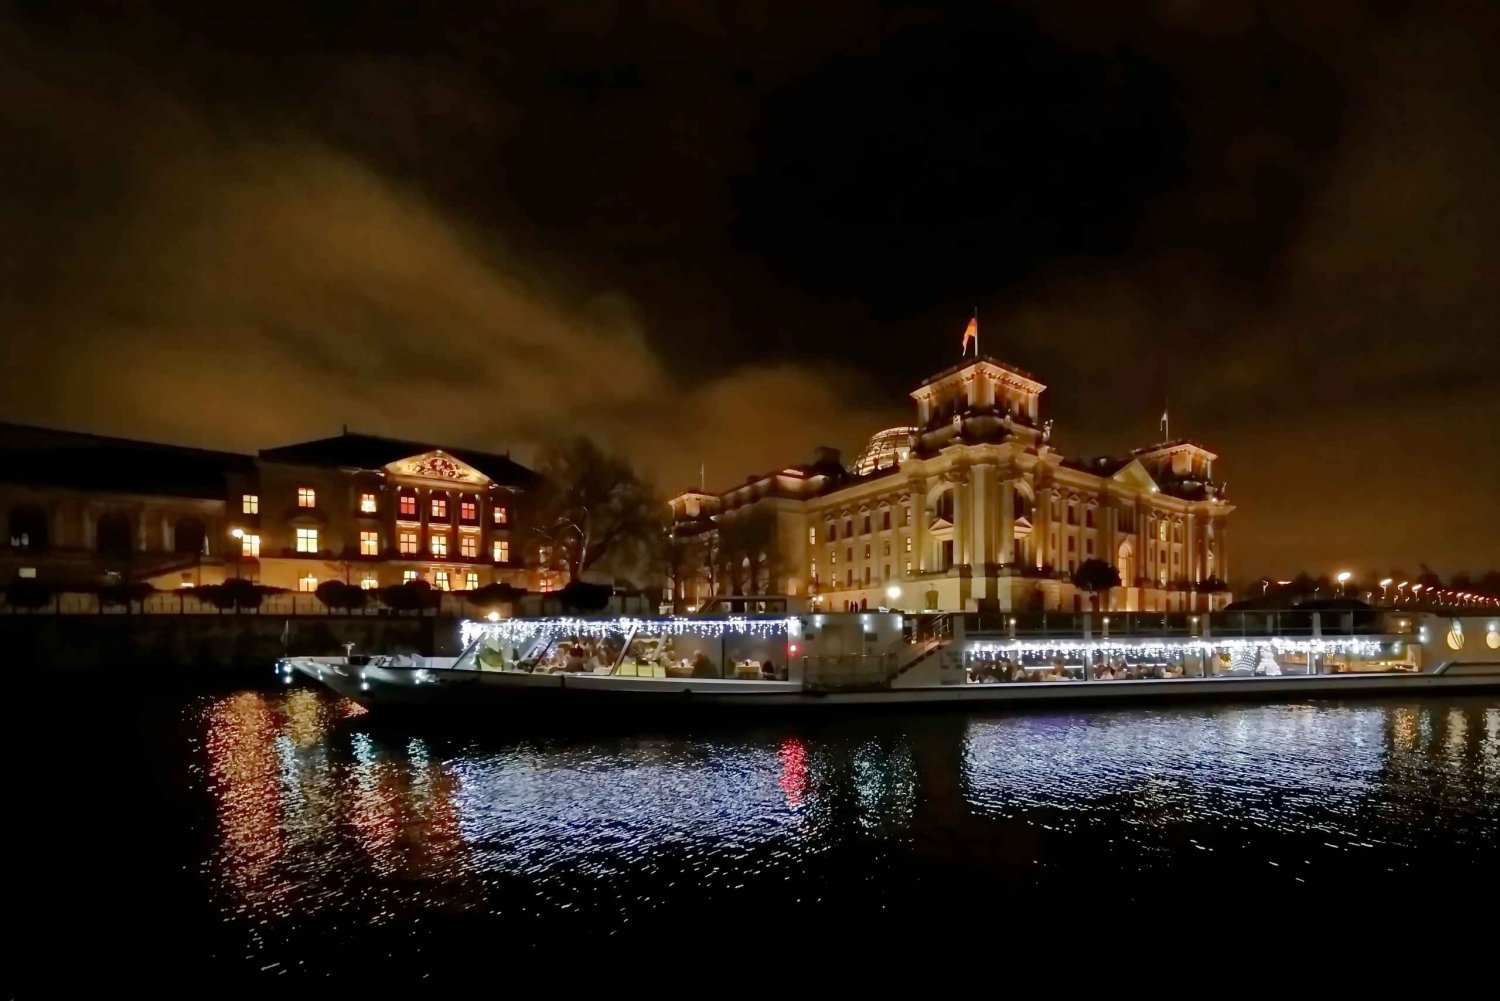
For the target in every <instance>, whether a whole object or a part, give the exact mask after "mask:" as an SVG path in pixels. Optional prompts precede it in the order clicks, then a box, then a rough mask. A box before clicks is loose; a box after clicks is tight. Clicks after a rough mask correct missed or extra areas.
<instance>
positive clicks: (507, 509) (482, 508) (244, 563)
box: [0, 425, 535, 591]
mask: <svg viewBox="0 0 1500 1001" xmlns="http://www.w3.org/2000/svg"><path fill="white" fill-rule="evenodd" d="M0 449H3V450H4V452H5V453H6V461H5V464H4V465H5V468H6V473H5V474H4V475H3V479H0V517H3V518H4V520H5V522H6V524H7V525H8V527H9V536H8V537H7V538H6V539H5V540H4V541H6V542H8V543H9V545H8V546H7V547H6V548H4V549H3V550H0V573H3V577H0V583H3V582H4V581H9V580H12V579H15V578H16V577H36V578H38V579H40V580H44V581H47V582H49V583H54V584H71V585H78V584H92V583H99V582H101V581H108V580H144V581H149V582H150V583H152V584H154V585H155V586H156V587H158V588H176V587H180V586H201V585H204V584H215V583H219V582H220V581H222V580H224V579H225V578H227V577H231V576H235V575H239V576H242V577H247V578H251V579H255V580H258V581H260V582H261V583H263V584H268V585H271V586H274V587H283V588H287V589H289V590H304V591H311V590H314V589H315V588H316V587H317V585H318V583H320V582H322V581H325V580H343V581H348V582H349V583H351V584H357V585H360V586H364V587H370V588H374V587H381V586H384V585H387V584H396V583H400V582H402V581H403V580H416V579H421V580H426V581H427V582H428V583H430V584H432V585H433V586H434V587H438V588H445V589H448V590H455V591H457V590H464V589H468V588H472V587H481V586H483V585H485V584H489V583H492V582H495V581H502V580H503V581H510V582H512V583H518V584H529V583H531V582H529V581H525V580H522V579H521V578H522V577H523V576H524V574H523V571H522V555H523V554H522V553H521V551H520V543H519V541H518V540H517V539H516V538H515V537H514V530H515V526H516V524H517V521H518V519H519V518H520V517H521V516H522V515H523V510H522V508H523V506H524V502H525V493H526V489H527V487H529V486H530V485H531V484H533V483H534V481H535V474H533V473H532V472H531V470H529V469H527V468H526V467H524V466H522V465H520V464H519V463H517V462H515V461H513V460H512V459H511V458H510V457H509V456H505V455H493V454H488V453H483V452H475V451H470V450H467V449H455V448H437V447H434V446H432V445H425V444H418V443H415V442H408V441H400V440H397V439H392V438H380V437H376V436H373V435H363V434H351V433H348V432H347V431H346V432H345V433H344V434H341V435H337V436H335V437H332V438H323V439H319V440H316V441H308V442H302V443H299V444H295V445H287V446H284V447H280V448H272V449H265V450H263V451H261V452H260V453H258V454H257V455H255V456H250V455H240V454H236V453H229V452H208V451H204V450H200V449H190V448H182V447H179V446H174V445H163V444H158V443H153V442H139V441H127V440H124V439H116V438H104V437H100V436H96V435H83V434H75V433H72V432H63V431H53V430H48V429H42V428H25V427H17V426H12V425H6V426H3V427H0Z"/></svg>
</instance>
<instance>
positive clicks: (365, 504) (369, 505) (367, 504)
mask: <svg viewBox="0 0 1500 1001" xmlns="http://www.w3.org/2000/svg"><path fill="white" fill-rule="evenodd" d="M359 509H360V511H362V512H363V513H365V514H374V513H375V495H374V494H360V495H359Z"/></svg>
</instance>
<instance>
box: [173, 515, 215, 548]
mask: <svg viewBox="0 0 1500 1001" xmlns="http://www.w3.org/2000/svg"><path fill="white" fill-rule="evenodd" d="M207 541H208V532H207V530H205V529H204V527H203V522H201V521H199V520H198V519H197V518H194V517H191V516H187V517H183V518H178V519H177V522H176V524H174V525H173V526H172V552H174V553H185V554H188V555H194V554H202V553H203V552H204V544H205V543H206V542H207Z"/></svg>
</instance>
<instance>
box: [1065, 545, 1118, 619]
mask: <svg viewBox="0 0 1500 1001" xmlns="http://www.w3.org/2000/svg"><path fill="white" fill-rule="evenodd" d="M1073 586H1074V587H1076V588H1078V589H1079V590H1080V591H1087V592H1088V593H1089V600H1090V603H1091V604H1093V605H1094V607H1095V608H1097V607H1098V601H1099V599H1098V592H1100V591H1103V592H1104V593H1105V595H1108V594H1109V589H1110V588H1112V587H1119V586H1120V571H1119V570H1117V569H1115V567H1113V566H1111V565H1110V564H1108V563H1106V562H1104V561H1103V560H1101V559H1098V558H1097V557H1095V558H1090V559H1086V560H1084V561H1083V562H1082V563H1080V564H1078V569H1077V570H1074V571H1073Z"/></svg>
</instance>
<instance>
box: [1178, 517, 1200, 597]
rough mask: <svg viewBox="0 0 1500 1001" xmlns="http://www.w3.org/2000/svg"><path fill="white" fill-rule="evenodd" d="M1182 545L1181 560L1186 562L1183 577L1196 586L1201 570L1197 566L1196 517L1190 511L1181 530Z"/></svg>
mask: <svg viewBox="0 0 1500 1001" xmlns="http://www.w3.org/2000/svg"><path fill="white" fill-rule="evenodd" d="M1182 544H1183V550H1184V551H1183V554H1182V558H1183V559H1184V560H1186V561H1187V574H1186V575H1185V576H1186V577H1187V579H1188V580H1190V581H1192V582H1193V583H1194V584H1196V583H1198V582H1199V581H1200V580H1202V579H1203V568H1202V567H1200V566H1199V565H1198V517H1197V515H1195V514H1194V513H1193V512H1192V511H1189V512H1188V513H1187V518H1186V520H1185V524H1184V525H1183V528H1182Z"/></svg>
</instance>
